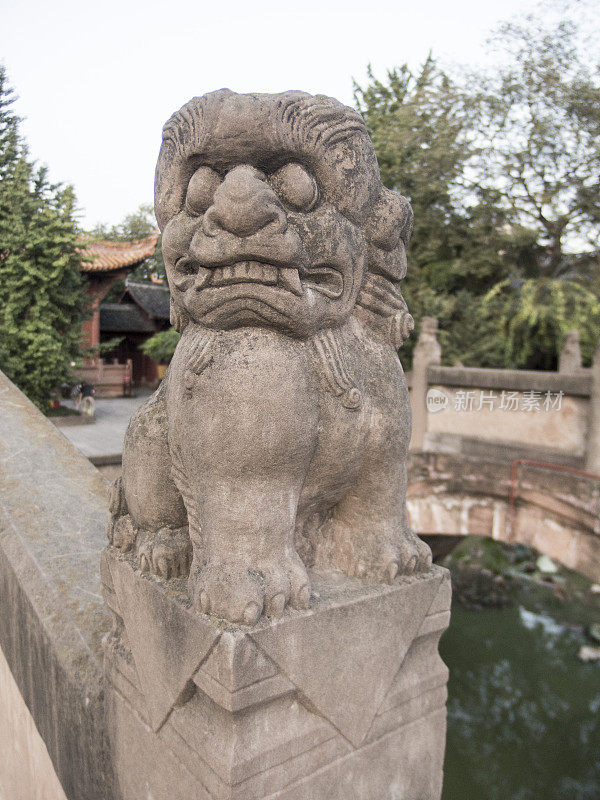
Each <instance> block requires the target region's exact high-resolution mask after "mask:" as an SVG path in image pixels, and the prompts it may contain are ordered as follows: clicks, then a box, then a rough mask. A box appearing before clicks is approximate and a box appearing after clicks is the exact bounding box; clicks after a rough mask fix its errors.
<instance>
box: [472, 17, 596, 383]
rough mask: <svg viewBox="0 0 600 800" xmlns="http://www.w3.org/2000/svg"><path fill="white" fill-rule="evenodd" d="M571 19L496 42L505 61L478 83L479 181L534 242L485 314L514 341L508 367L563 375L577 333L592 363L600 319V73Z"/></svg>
mask: <svg viewBox="0 0 600 800" xmlns="http://www.w3.org/2000/svg"><path fill="white" fill-rule="evenodd" d="M582 24H583V19H581V20H579V23H577V22H576V21H575V20H574V19H573V18H571V19H559V20H558V21H555V22H552V21H551V20H550V21H549V22H548V23H546V24H543V23H541V22H540V17H539V15H537V14H536V15H535V16H533V15H529V16H526V17H524V18H522V19H521V20H520V21H517V22H510V23H506V24H504V25H502V26H501V27H500V28H499V30H498V32H497V33H496V35H495V36H494V37H493V38H492V40H491V42H492V44H493V45H494V46H495V47H496V48H497V50H498V51H499V53H500V56H501V60H500V62H499V65H498V66H497V67H496V68H495V70H494V72H493V73H492V74H491V75H480V76H471V78H470V80H469V85H470V86H471V87H472V89H471V92H472V104H473V106H474V108H476V109H477V113H476V114H474V119H475V120H476V125H477V141H478V142H479V144H480V147H481V154H480V158H479V160H478V164H477V167H478V169H477V171H478V175H477V176H476V178H475V179H474V180H475V182H476V184H477V186H478V187H479V189H480V190H481V191H488V192H489V191H494V192H495V193H496V197H497V204H498V206H499V208H500V209H502V212H503V213H504V215H505V218H506V228H507V231H508V232H509V235H510V238H511V239H513V241H514V242H515V243H516V244H517V246H518V243H519V241H520V242H521V243H523V242H526V246H524V247H523V250H522V253H521V255H522V257H521V258H520V259H516V260H514V262H513V264H512V269H511V275H510V277H509V278H508V279H505V280H504V281H502V282H501V283H500V284H499V285H498V286H497V287H496V288H495V289H494V290H492V291H491V292H490V293H489V295H488V296H487V297H486V299H485V302H484V304H483V305H482V307H481V309H482V312H483V318H485V320H486V321H487V322H488V323H490V324H491V322H492V313H493V315H495V316H496V319H497V323H498V325H497V335H498V336H500V337H502V338H503V339H504V346H503V352H504V359H503V360H504V363H505V365H506V366H516V367H521V368H530V369H554V368H555V367H556V363H557V360H558V352H559V350H560V347H561V346H562V343H563V340H564V336H565V334H566V332H567V330H569V329H570V328H573V327H576V328H578V329H579V332H580V336H581V341H582V354H583V357H584V364H589V363H590V360H591V357H592V353H593V350H594V347H595V344H596V341H597V339H598V332H599V330H600V319H599V317H598V296H599V291H600V280H599V277H598V276H599V273H600V271H599V270H598V267H599V265H600V65H599V59H598V51H597V48H594V47H593V46H592V47H590V46H589V44H588V46H587V47H586V49H585V51H584V50H583V48H582V46H581V25H582Z"/></svg>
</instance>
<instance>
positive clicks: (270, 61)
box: [0, 0, 534, 227]
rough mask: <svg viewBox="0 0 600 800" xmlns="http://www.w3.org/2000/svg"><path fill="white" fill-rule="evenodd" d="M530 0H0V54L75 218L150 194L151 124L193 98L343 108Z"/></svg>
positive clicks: (472, 46) (39, 155)
mask: <svg viewBox="0 0 600 800" xmlns="http://www.w3.org/2000/svg"><path fill="white" fill-rule="evenodd" d="M533 7H534V2H533V0H501V1H500V2H497V1H496V2H492V1H491V0H479V1H477V0H453V2H449V0H421V1H420V2H419V0H413V1H412V2H410V3H409V2H406V0H397V2H390V1H388V0H370V2H365V0H363V2H358V0H335V1H334V2H323V0H321V2H317V0H304V1H303V2H297V3H296V4H294V5H292V4H286V3H285V2H274V0H250V1H249V2H248V1H247V2H243V1H242V0H225V1H224V0H220V1H219V0H212V2H211V3H208V2H206V1H205V0H196V2H193V1H192V0H170V2H162V3H160V2H156V0H146V2H140V1H139V0H95V1H94V2H90V0H0V60H1V61H2V62H3V63H4V65H5V66H6V69H7V71H8V77H9V80H10V83H11V84H12V86H13V87H14V88H15V89H16V91H17V93H18V95H19V100H18V102H17V103H16V104H15V111H16V113H18V114H19V115H20V116H22V117H25V121H24V122H23V124H22V127H21V131H22V132H23V134H24V135H25V138H26V140H27V141H28V143H29V147H30V152H31V155H32V156H33V157H34V158H35V159H38V160H39V162H41V163H45V164H48V166H49V168H50V178H51V180H53V181H63V182H67V183H72V184H73V185H74V187H75V191H76V194H77V197H78V201H79V205H80V207H81V210H82V223H83V224H84V225H85V226H86V227H87V226H89V227H91V226H93V225H94V224H96V223H98V222H108V223H111V224H112V223H116V222H119V221H120V220H121V219H122V218H123V216H124V215H125V214H127V213H131V212H133V211H135V210H136V209H137V207H138V206H139V205H140V203H144V202H151V201H152V192H153V179H154V165H155V162H156V157H157V154H158V148H159V146H160V136H161V128H162V125H163V123H164V122H165V121H166V120H167V118H168V117H169V116H170V115H171V114H172V113H173V112H174V111H176V110H177V109H178V108H179V107H180V106H181V105H183V104H184V103H185V102H187V100H189V99H190V98H191V97H193V96H194V95H199V94H203V93H204V92H207V91H212V90H214V89H219V88H221V87H223V86H227V87H229V88H230V89H233V90H235V91H241V92H249V91H259V92H278V91H283V90H285V89H302V90H305V91H308V92H313V93H321V94H329V95H332V96H334V97H337V98H338V99H339V100H341V101H342V102H346V103H348V104H352V78H353V77H354V78H356V79H357V80H358V81H359V82H361V81H364V78H365V72H366V66H367V64H368V63H369V62H371V63H372V65H373V67H374V70H375V74H376V75H378V76H379V77H384V75H385V70H386V69H387V68H391V67H393V66H396V65H400V64H402V63H404V62H407V63H409V64H410V65H411V66H413V67H416V66H418V64H419V63H421V62H422V61H423V60H424V59H425V57H426V56H427V53H428V51H429V50H430V49H432V50H433V53H434V55H436V56H438V57H440V58H441V59H443V60H444V61H446V62H448V61H450V62H458V63H464V64H471V65H475V64H477V63H481V62H482V61H484V60H485V57H486V51H485V39H486V36H487V35H488V34H489V32H490V30H491V29H492V28H493V27H494V26H495V25H496V24H497V23H498V22H499V21H501V20H505V19H508V18H510V17H512V16H513V15H514V14H516V13H518V12H521V11H528V10H531V9H532V8H533Z"/></svg>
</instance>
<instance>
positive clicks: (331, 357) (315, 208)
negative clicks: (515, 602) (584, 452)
mask: <svg viewBox="0 0 600 800" xmlns="http://www.w3.org/2000/svg"><path fill="white" fill-rule="evenodd" d="M155 210H156V217H157V220H158V223H159V226H160V228H161V230H162V234H163V239H162V247H163V255H164V260H165V265H166V269H167V275H168V280H169V286H170V290H171V308H172V315H171V321H172V324H173V325H174V326H175V327H176V328H177V330H178V331H179V332H180V333H181V339H180V341H179V343H178V346H177V349H176V352H175V355H174V357H173V360H172V362H171V364H170V367H169V370H168V372H167V375H166V376H165V378H164V380H163V382H162V383H161V385H160V388H159V389H158V390H157V392H156V393H155V394H154V395H153V396H152V397H151V398H150V399H149V400H148V401H147V402H146V403H144V405H142V406H141V407H140V409H139V410H138V411H137V413H136V414H135V415H134V416H133V417H132V419H131V422H130V424H129V428H128V430H127V434H126V437H125V445H124V451H123V473H122V478H120V479H119V480H118V481H117V482H116V483H115V485H114V487H113V491H112V499H111V520H110V523H109V531H108V535H109V540H110V542H111V544H112V545H113V546H114V547H116V548H119V549H120V550H122V551H127V550H131V551H132V552H133V553H134V555H135V558H136V559H137V561H138V564H139V567H140V569H141V570H142V571H148V572H151V573H154V574H155V575H157V576H160V577H162V578H164V579H172V578H178V577H184V576H188V575H189V580H188V586H189V591H190V596H191V598H192V601H193V604H194V606H195V607H196V608H197V609H198V610H199V611H200V612H203V613H209V614H211V615H214V616H216V617H220V618H224V619H227V620H230V621H232V622H238V623H243V624H246V625H253V624H255V623H256V622H257V620H258V619H259V617H260V615H261V614H262V613H263V612H264V613H265V614H266V615H267V616H270V617H278V616H280V615H281V614H282V613H283V611H284V609H285V607H286V606H287V605H288V604H289V605H290V606H291V607H292V608H295V609H306V608H307V607H308V606H309V603H310V582H309V577H308V574H307V566H308V567H315V568H316V569H321V570H323V569H325V570H331V569H337V570H341V571H342V572H344V573H346V574H347V575H349V576H353V577H357V578H362V579H364V580H368V581H372V582H386V581H387V582H392V581H393V580H394V578H395V577H396V575H398V574H410V573H414V572H417V571H424V570H426V569H428V568H429V566H430V565H431V552H430V550H429V548H428V547H427V545H425V544H424V543H423V542H421V541H420V540H419V539H418V538H417V536H415V534H414V533H413V532H412V531H411V530H410V527H409V524H408V520H407V516H406V505H405V493H406V463H405V462H406V457H407V450H408V443H409V439H410V430H411V413H410V405H409V397H408V391H407V387H406V382H405V378H404V374H403V371H402V367H401V365H400V362H399V359H398V356H397V348H398V347H399V346H400V345H401V344H402V341H403V339H404V338H405V337H406V336H408V334H409V333H410V331H411V330H412V328H413V321H412V318H411V316H410V314H409V313H408V310H407V308H406V304H405V302H404V300H403V298H402V295H401V293H400V290H399V281H400V280H401V279H402V278H403V277H404V275H405V272H406V251H405V248H406V245H407V243H408V240H409V237H410V234H411V230H412V211H411V208H410V205H409V203H408V201H407V200H406V199H405V198H404V197H401V196H400V195H398V194H396V193H394V192H391V191H389V190H388V189H386V188H385V187H384V186H383V185H382V183H381V179H380V175H379V169H378V166H377V160H376V157H375V153H374V150H373V146H372V144H371V141H370V139H369V137H368V135H367V131H366V128H365V124H364V122H363V120H362V118H361V116H360V115H359V114H358V113H357V112H355V111H353V110H352V109H350V108H347V107H345V106H343V105H341V104H340V103H338V102H337V101H336V100H333V99H332V98H329V97H325V96H321V95H316V96H311V95H309V94H305V93H303V92H284V93H282V94H235V93H234V92H231V91H229V90H226V89H223V90H221V91H218V92H213V93H211V94H207V95H204V96H203V97H199V98H194V99H193V100H191V101H190V102H189V103H187V104H186V105H185V106H183V108H182V109H181V110H180V111H178V112H177V113H176V114H174V115H173V117H171V119H170V120H169V121H168V122H167V124H166V125H165V127H164V129H163V141H162V147H161V150H160V155H159V158H158V164H157V167H156V181H155Z"/></svg>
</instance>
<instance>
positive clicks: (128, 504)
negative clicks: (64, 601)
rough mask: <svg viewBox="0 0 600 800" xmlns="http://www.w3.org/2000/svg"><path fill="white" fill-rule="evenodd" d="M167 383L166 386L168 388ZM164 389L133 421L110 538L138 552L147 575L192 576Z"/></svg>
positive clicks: (114, 501)
mask: <svg viewBox="0 0 600 800" xmlns="http://www.w3.org/2000/svg"><path fill="white" fill-rule="evenodd" d="M163 383H164V382H163ZM164 393H165V390H164V386H163V385H161V387H160V388H159V389H158V390H157V391H156V392H155V393H154V394H153V395H152V397H150V398H149V399H148V400H147V401H146V402H145V403H143V404H142V406H140V408H139V409H138V410H137V411H136V412H135V414H134V415H133V416H132V418H131V420H130V422H129V426H128V428H127V433H126V434H125V444H124V447H123V474H122V476H121V477H120V478H117V480H116V481H115V483H114V484H113V488H112V492H111V504H110V513H111V519H110V522H109V529H108V538H109V541H110V542H111V544H112V545H113V546H114V547H116V548H117V549H119V550H121V551H122V552H127V551H130V550H132V549H135V554H136V559H137V561H138V565H139V567H140V569H141V570H142V571H143V572H151V573H153V574H155V575H158V576H159V577H162V578H172V577H180V576H186V575H187V574H188V573H189V568H190V561H191V545H190V541H189V534H188V527H187V514H186V510H185V506H184V504H183V501H182V499H181V495H180V493H179V490H178V489H177V487H176V486H175V483H174V481H173V478H172V477H171V457H170V454H169V447H168V439H167V420H166V411H165V403H164Z"/></svg>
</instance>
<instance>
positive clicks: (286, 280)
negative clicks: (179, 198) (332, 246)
mask: <svg viewBox="0 0 600 800" xmlns="http://www.w3.org/2000/svg"><path fill="white" fill-rule="evenodd" d="M240 283H261V284H263V285H265V286H277V287H278V288H280V289H284V290H285V291H288V292H291V293H292V294H295V295H298V296H299V297H301V296H302V294H303V287H307V288H311V289H314V290H315V291H318V292H321V293H322V294H324V295H325V296H326V297H331V298H337V297H340V295H341V294H342V292H343V290H344V279H343V277H342V274H341V273H340V272H339V271H338V270H337V269H334V268H333V267H329V266H319V267H300V268H297V267H276V266H274V265H273V264H265V263H262V262H260V261H238V262H237V263H236V264H231V265H229V264H228V265H227V266H224V267H211V268H206V267H201V268H200V269H199V270H198V275H197V277H196V281H195V285H196V289H206V288H209V287H210V288H212V287H218V286H232V285H234V284H240Z"/></svg>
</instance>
